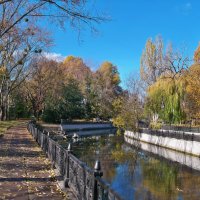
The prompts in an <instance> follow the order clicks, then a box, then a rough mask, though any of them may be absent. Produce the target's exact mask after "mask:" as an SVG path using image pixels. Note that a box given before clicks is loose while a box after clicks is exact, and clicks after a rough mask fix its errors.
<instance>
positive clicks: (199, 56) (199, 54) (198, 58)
mask: <svg viewBox="0 0 200 200" xmlns="http://www.w3.org/2000/svg"><path fill="white" fill-rule="evenodd" d="M194 62H195V63H199V62H200V45H199V46H198V47H197V49H196V51H195V52H194Z"/></svg>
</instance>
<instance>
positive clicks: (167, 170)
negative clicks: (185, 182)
mask: <svg viewBox="0 0 200 200" xmlns="http://www.w3.org/2000/svg"><path fill="white" fill-rule="evenodd" d="M141 167H142V170H143V185H144V187H146V188H147V189H148V190H149V191H150V192H151V193H152V194H153V196H154V197H155V198H156V199H162V200H165V199H166V200H169V199H176V197H177V195H178V191H177V175H178V170H177V168H176V167H173V166H169V165H168V164H167V163H164V162H160V161H159V160H156V159H149V160H148V162H146V161H144V160H141Z"/></svg>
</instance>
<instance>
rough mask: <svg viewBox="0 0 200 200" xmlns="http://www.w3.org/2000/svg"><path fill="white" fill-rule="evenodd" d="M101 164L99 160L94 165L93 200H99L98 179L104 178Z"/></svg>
mask: <svg viewBox="0 0 200 200" xmlns="http://www.w3.org/2000/svg"><path fill="white" fill-rule="evenodd" d="M102 176H103V172H102V171H101V163H100V161H99V160H97V161H96V162H95V165H94V185H93V200H98V183H97V179H96V177H102Z"/></svg>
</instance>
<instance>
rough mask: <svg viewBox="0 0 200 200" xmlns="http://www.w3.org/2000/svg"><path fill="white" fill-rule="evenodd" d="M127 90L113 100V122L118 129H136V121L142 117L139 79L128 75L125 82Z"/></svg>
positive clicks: (142, 103)
mask: <svg viewBox="0 0 200 200" xmlns="http://www.w3.org/2000/svg"><path fill="white" fill-rule="evenodd" d="M126 88H127V90H124V91H123V93H122V94H121V95H120V96H119V97H118V98H117V99H115V100H114V102H113V109H114V113H115V114H114V118H113V123H114V124H115V126H117V127H118V128H120V129H125V130H136V129H137V128H138V122H139V120H141V119H142V117H143V105H144V102H143V91H142V88H141V81H140V80H138V79H137V78H136V77H129V78H128V79H127V82H126Z"/></svg>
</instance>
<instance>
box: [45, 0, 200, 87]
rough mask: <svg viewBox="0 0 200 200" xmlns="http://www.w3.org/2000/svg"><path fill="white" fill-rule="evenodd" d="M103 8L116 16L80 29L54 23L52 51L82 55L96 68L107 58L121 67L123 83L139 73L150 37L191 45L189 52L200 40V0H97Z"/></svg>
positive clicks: (191, 53)
mask: <svg viewBox="0 0 200 200" xmlns="http://www.w3.org/2000/svg"><path fill="white" fill-rule="evenodd" d="M95 3H96V8H97V9H98V11H99V12H103V13H106V14H107V15H109V16H110V17H111V18H112V20H111V21H109V22H105V23H102V24H101V25H97V28H98V31H99V32H98V34H97V35H93V34H91V32H90V30H89V29H86V30H85V31H83V32H82V33H81V35H80V38H79V37H78V33H77V32H76V31H74V30H72V29H71V28H70V27H67V28H66V31H65V32H63V31H62V30H60V29H59V28H58V27H55V26H51V30H52V32H53V38H54V43H55V45H54V46H53V47H52V48H51V49H50V50H49V52H52V53H56V54H61V55H62V56H67V55H74V56H79V57H82V58H83V59H84V60H85V62H86V63H88V64H89V65H90V66H91V67H92V68H93V69H95V68H97V67H98V65H100V64H101V63H102V62H103V61H110V62H112V63H113V64H115V65H116V66H117V67H118V70H119V72H120V76H121V79H122V85H124V83H125V79H126V77H128V76H129V75H130V74H133V75H134V74H137V73H139V66H140V57H141V54H142V50H143V49H144V46H145V43H146V40H147V39H148V38H155V36H156V35H161V36H162V37H163V39H164V42H165V43H168V42H172V43H173V46H174V47H175V48H179V47H182V46H186V47H187V53H188V55H189V56H191V57H192V56H193V52H194V50H195V49H196V48H197V46H198V43H199V41H200V24H199V21H200V20H199V19H200V12H199V9H200V0H190V1H185V0H126V1H120V0H119V1H118V0H117V1H116V0H96V1H95Z"/></svg>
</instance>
